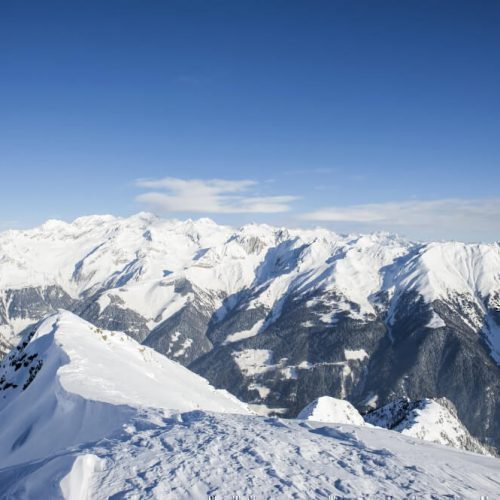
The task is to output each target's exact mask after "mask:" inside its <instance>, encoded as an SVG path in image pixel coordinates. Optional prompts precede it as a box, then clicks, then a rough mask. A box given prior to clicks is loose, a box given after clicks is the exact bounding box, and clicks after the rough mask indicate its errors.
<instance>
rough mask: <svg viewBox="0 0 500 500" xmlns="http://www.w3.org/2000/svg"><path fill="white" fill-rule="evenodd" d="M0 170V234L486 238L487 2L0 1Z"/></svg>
mask: <svg viewBox="0 0 500 500" xmlns="http://www.w3.org/2000/svg"><path fill="white" fill-rule="evenodd" d="M0 172H1V178H0V186H1V187H0V209H1V212H0V228H3V229H5V228H8V227H28V226H32V225H35V224H38V223H41V222H43V220H45V219H47V218H52V217H58V218H63V219H67V220H70V219H72V218H75V217H77V216H79V215H84V214H91V213H113V214H116V215H128V214H131V213H134V212H137V211H139V210H153V211H155V212H158V213H161V214H162V215H165V216H169V217H170V216H172V217H187V216H191V217H199V216H209V217H212V218H213V219H215V220H217V221H220V222H230V223H233V224H239V223H244V222H248V221H258V222H262V221H264V222H269V223H275V224H286V225H292V226H309V225H316V224H318V225H324V226H327V227H330V228H333V229H336V230H338V231H350V230H353V231H372V230H390V231H398V232H400V233H402V234H406V235H408V236H410V237H412V238H423V239H426V238H458V239H465V240H500V192H499V191H500V182H499V181H500V2H499V1H498V0H491V1H481V0H479V1H463V2H462V1H460V0H434V1H426V0H418V1H412V0H408V1H399V0H398V1H383V0H380V1H376V0H367V1H362V0H356V1H340V0H339V1H336V0H329V1H315V2H311V1H306V0H304V1H300V2H298V1H290V0H287V1H285V0H283V1H273V0H268V1H243V0H241V1H233V0H231V1H229V0H228V1H211V2H209V1H201V0H200V1H196V0H185V1H167V0H163V1H139V0H136V1H131V0H117V1H112V0H102V1H91V0H87V1H85V2H78V1H60V2H53V1H50V0H45V1H43V2H41V1H23V0H3V1H2V2H1V3H0ZM138 179H142V180H139V181H138ZM144 179H147V180H144Z"/></svg>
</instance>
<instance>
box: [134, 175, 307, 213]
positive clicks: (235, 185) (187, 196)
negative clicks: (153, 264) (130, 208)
mask: <svg viewBox="0 0 500 500" xmlns="http://www.w3.org/2000/svg"><path fill="white" fill-rule="evenodd" d="M136 185H137V186H138V187H140V188H144V189H147V190H148V191H147V192H145V193H142V194H140V195H138V196H137V197H136V200H137V201H139V202H140V203H145V204H146V205H148V206H149V207H151V208H152V209H153V210H155V211H160V212H185V213H207V214H209V213H212V214H215V213H220V214H242V213H279V212H287V211H289V210H290V209H291V206H290V204H291V203H292V202H293V201H295V200H297V199H298V198H297V197H296V196H288V195H285V196H283V195H281V196H259V195H258V194H256V192H255V191H256V189H257V187H258V183H257V182H256V181H253V180H237V181H235V180H224V179H209V180H202V179H179V178H175V177H166V178H163V179H139V180H137V181H136Z"/></svg>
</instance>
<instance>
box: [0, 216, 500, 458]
mask: <svg viewBox="0 0 500 500" xmlns="http://www.w3.org/2000/svg"><path fill="white" fill-rule="evenodd" d="M59 308H63V309H67V310H70V311H72V312H74V313H75V314H77V315H79V316H81V317H82V318H84V319H86V320H87V321H90V322H91V323H92V324H93V325H95V327H98V328H102V329H106V330H113V331H124V332H126V333H127V334H128V335H129V336H130V337H132V338H133V339H135V340H137V341H138V342H140V343H142V344H144V345H145V346H150V347H152V348H154V349H155V350H156V351H158V352H159V353H162V354H165V355H166V356H167V357H169V358H171V359H172V360H175V361H178V362H180V363H182V364H183V365H185V366H187V367H189V368H190V369H192V370H194V371H196V372H197V373H199V374H200V375H202V376H203V377H205V378H207V379H208V380H209V381H210V383H212V384H213V385H214V386H216V387H219V388H224V389H227V390H228V391H230V392H231V393H233V394H234V395H236V396H237V397H238V398H239V399H241V400H242V401H245V402H247V403H249V404H250V407H251V408H253V409H254V410H256V411H259V412H261V413H266V414H269V413H273V414H277V415H283V416H287V417H295V416H296V415H297V414H298V413H299V412H300V411H301V410H302V409H303V408H304V407H305V406H306V405H307V404H309V403H310V402H311V401H312V400H314V399H316V398H318V397H321V396H325V395H328V396H333V397H335V398H339V399H347V400H349V401H350V402H351V403H352V404H353V405H354V406H355V407H356V408H357V409H358V410H359V411H360V412H361V413H362V414H364V413H367V412H369V411H371V410H373V409H375V408H378V407H381V406H384V405H386V404H388V403H390V402H392V401H394V400H397V399H398V398H408V399H409V400H411V401H416V400H422V399H425V398H443V397H444V398H447V399H448V400H449V401H451V402H452V403H453V405H454V407H455V408H456V413H457V416H458V417H459V418H460V420H461V421H462V422H463V423H464V424H465V425H466V427H467V428H468V430H469V431H470V433H471V434H472V435H473V436H475V437H477V438H479V439H480V440H481V441H482V442H483V443H487V444H489V445H491V446H494V447H496V448H497V449H498V448H500V366H499V362H500V245H499V244H464V243H457V242H435V243H415V242H410V241H406V240H404V239H401V238H399V237H397V236H395V235H390V234H372V235H338V234H335V233H333V232H330V231H327V230H325V229H311V230H291V229H284V228H274V227H270V226H267V225H247V226H244V227H242V228H240V229H233V228H231V227H227V226H220V225H217V224H216V223H214V222H213V221H210V220H208V219H200V220H196V221H191V220H188V221H169V220H161V219H158V218H156V217H154V216H152V215H151V214H145V213H141V214H137V215H135V216H132V217H130V218H116V217H112V216H90V217H83V218H80V219H77V220H76V221H74V222H73V223H71V224H68V223H65V222H61V221H48V222H47V223H45V224H43V225H42V226H40V227H38V228H36V229H32V230H27V231H6V232H3V233H1V234H0V347H1V349H2V350H3V352H4V353H6V352H7V351H8V350H9V349H10V348H11V347H12V346H14V345H15V344H16V343H17V342H18V340H19V338H20V337H19V336H20V335H21V334H23V333H24V334H26V332H27V331H29V328H30V325H32V324H33V323H35V322H37V321H39V320H40V319H42V318H44V317H46V316H47V315H49V314H51V313H53V312H55V311H57V310H58V309H59Z"/></svg>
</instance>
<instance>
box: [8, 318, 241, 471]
mask: <svg viewBox="0 0 500 500" xmlns="http://www.w3.org/2000/svg"><path fill="white" fill-rule="evenodd" d="M150 407H153V408H162V409H165V410H176V411H179V410H180V411H189V410H195V409H203V410H209V411H217V412H231V413H249V411H248V410H247V408H246V406H245V405H243V404H242V403H240V402H239V401H238V400H236V398H234V397H233V396H231V395H230V394H228V393H226V392H225V391H217V390H215V389H214V388H213V387H211V386H210V385H209V384H208V383H207V381H206V380H205V379H203V378H201V377H199V376H198V375H195V374H194V373H192V372H190V371H189V370H188V369H186V368H184V367H183V366H181V365H179V364H177V363H175V362H174V361H171V360H169V359H167V358H165V357H164V356H162V355H160V354H158V353H157V352H155V351H153V350H152V349H149V348H147V347H144V346H141V345H140V344H138V343H137V342H136V341H134V340H133V339H131V338H130V337H128V336H127V335H125V334H123V333H119V332H109V331H103V330H100V329H98V328H96V327H93V326H92V325H91V324H90V323H87V322H86V321H84V320H82V319H80V318H79V317H77V316H75V315H73V314H71V313H69V312H60V313H58V314H56V315H53V316H51V317H49V318H47V319H46V320H45V321H43V322H42V324H41V325H40V326H39V327H38V328H37V329H36V330H34V331H33V332H32V333H31V334H30V335H29V336H28V337H27V338H26V340H25V341H24V342H23V343H22V344H20V345H18V346H17V348H15V349H14V350H13V351H12V352H11V353H10V354H9V355H8V356H7V357H6V358H5V359H4V361H3V363H2V365H1V366H0V421H1V422H2V425H1V426H0V467H5V466H8V465H12V464H16V463H20V462H23V461H27V460H33V459H38V458H43V457H45V456H47V455H49V454H51V453H53V452H54V451H57V450H60V449H64V448H66V447H70V446H73V445H76V444H78V443H82V442H90V441H94V440H96V439H99V438H102V437H103V436H106V435H107V434H109V433H110V432H112V431H114V430H116V429H120V428H121V426H122V425H123V424H124V422H126V421H127V420H128V419H130V418H131V416H132V415H134V414H135V413H137V411H138V409H141V408H150Z"/></svg>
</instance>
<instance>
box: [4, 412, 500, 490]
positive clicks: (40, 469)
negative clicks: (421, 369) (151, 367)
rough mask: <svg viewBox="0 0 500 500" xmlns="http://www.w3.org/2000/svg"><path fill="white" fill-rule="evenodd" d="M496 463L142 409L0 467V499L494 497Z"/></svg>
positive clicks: (395, 441) (279, 426) (294, 425)
mask: <svg viewBox="0 0 500 500" xmlns="http://www.w3.org/2000/svg"><path fill="white" fill-rule="evenodd" d="M499 470H500V461H499V460H497V459H494V458H489V457H485V456H481V455H476V454H473V453H467V452H461V451H457V450H454V449H451V448H446V447H443V446H440V445H435V444H431V443H427V442H423V441H418V440H415V439H412V438H408V437H405V436H402V435H400V434H398V433H395V432H391V431H385V430H380V429H374V428H370V427H362V428H361V427H355V426H349V425H330V424H329V425H324V424H319V423H311V422H301V421H298V420H281V419H276V418H266V417H256V416H248V415H223V414H215V413H206V412H202V411H191V412H186V413H177V414H175V413H170V414H169V413H168V412H166V411H162V410H144V411H141V412H140V413H139V414H138V415H137V416H136V417H134V418H133V419H132V420H131V421H130V423H129V424H127V425H125V426H124V428H123V430H120V431H119V432H117V433H115V434H113V435H111V436H109V437H108V438H104V439H101V440H99V441H97V442H95V443H90V444H86V445H81V446H79V447H77V448H73V449H70V450H65V451H62V452H60V453H58V454H55V455H54V456H52V457H50V458H48V459H44V460H40V461H37V462H31V463H26V464H20V465H17V466H13V467H9V468H5V469H3V470H0V497H1V498H16V499H17V498H61V497H64V498H70V499H84V498H92V499H101V498H102V499H104V498H113V499H149V498H151V499H153V498H154V499H163V498H176V499H178V498H207V496H209V495H215V497H216V498H233V497H234V495H239V496H240V498H244V497H248V496H251V495H254V496H255V498H267V497H272V498H280V497H286V498H307V497H310V498H316V497H328V496H330V495H331V496H339V497H350V498H351V497H360V496H369V497H371V498H373V497H375V498H379V497H383V496H385V495H393V496H395V497H402V496H411V495H416V496H417V497H431V496H432V495H437V496H445V495H451V496H458V497H465V498H479V497H480V496H481V495H489V498H494V497H495V495H496V494H498V492H499V491H500V477H499V474H498V471H499Z"/></svg>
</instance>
